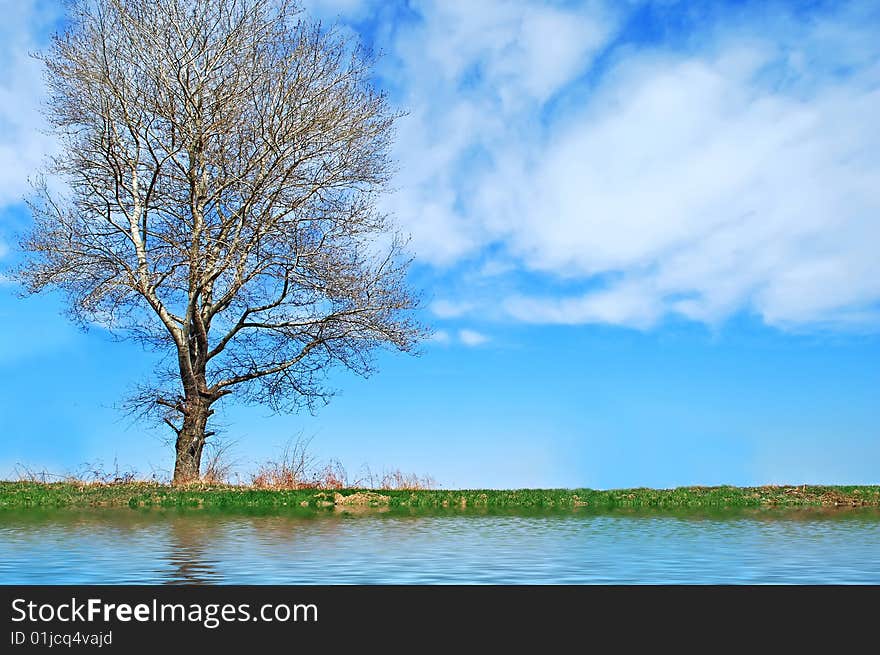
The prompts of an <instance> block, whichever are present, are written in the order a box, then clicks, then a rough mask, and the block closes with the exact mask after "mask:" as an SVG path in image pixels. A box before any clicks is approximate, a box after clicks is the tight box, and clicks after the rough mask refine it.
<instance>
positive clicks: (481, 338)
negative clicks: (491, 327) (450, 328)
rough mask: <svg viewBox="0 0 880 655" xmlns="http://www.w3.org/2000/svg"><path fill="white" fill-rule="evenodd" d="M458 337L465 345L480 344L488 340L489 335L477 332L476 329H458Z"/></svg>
mask: <svg viewBox="0 0 880 655" xmlns="http://www.w3.org/2000/svg"><path fill="white" fill-rule="evenodd" d="M458 339H459V341H461V343H463V344H464V345H465V346H470V347H474V346H482V345H483V344H484V343H487V342H488V341H489V337H487V336H486V335H485V334H482V333H480V332H477V331H476V330H467V329H465V330H459V331H458Z"/></svg>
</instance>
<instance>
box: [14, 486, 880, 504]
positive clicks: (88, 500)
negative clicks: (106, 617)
mask: <svg viewBox="0 0 880 655" xmlns="http://www.w3.org/2000/svg"><path fill="white" fill-rule="evenodd" d="M810 506H812V507H817V506H818V507H835V506H836V507H861V506H873V507H880V486H827V487H826V486H810V485H804V486H796V487H795V486H765V487H680V488H678V489H615V490H610V491H596V490H592V489H519V490H488V489H487V490H418V491H407V490H375V491H368V490H358V489H342V490H338V491H336V490H316V489H296V490H263V489H254V488H248V487H237V486H192V487H186V488H174V487H170V486H165V485H159V484H149V483H131V484H77V483H67V482H59V483H52V484H41V483H35V482H0V509H4V508H5V509H21V508H28V507H34V508H50V507H59V508H60V507H206V508H236V507H254V508H272V507H279V508H280V507H292V508H314V509H316V510H317V509H331V508H337V509H355V508H368V507H377V508H389V509H394V508H401V509H403V508H411V509H418V508H425V509H440V508H451V509H455V508H489V509H492V508H497V509H517V508H525V509H541V508H544V509H567V508H615V507H631V508H699V507H707V508H716V507H717V508H721V507H810Z"/></svg>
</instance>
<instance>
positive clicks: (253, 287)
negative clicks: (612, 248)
mask: <svg viewBox="0 0 880 655" xmlns="http://www.w3.org/2000/svg"><path fill="white" fill-rule="evenodd" d="M70 18H71V21H70V24H69V27H68V28H67V29H66V31H65V32H64V33H62V34H59V35H57V36H56V37H55V39H54V42H53V45H52V47H51V48H50V49H49V50H48V51H47V52H46V53H44V54H42V55H40V58H41V59H42V60H43V61H44V63H45V67H46V71H47V84H48V90H49V102H48V104H47V116H48V119H49V120H50V122H51V125H52V126H53V128H54V129H55V131H56V133H57V135H58V137H59V139H60V142H61V151H60V152H61V154H60V155H58V156H57V157H55V158H54V159H53V160H52V161H51V163H50V165H49V166H48V167H47V172H48V173H49V174H50V175H52V176H55V178H60V179H62V180H64V181H65V188H66V191H64V192H62V193H58V192H55V191H53V190H52V189H50V188H49V185H46V184H45V183H42V184H38V185H37V189H36V193H35V194H34V197H33V198H32V201H31V208H32V212H33V216H34V226H33V229H32V231H31V233H30V234H29V235H28V236H27V237H26V238H25V240H24V241H23V243H22V246H23V249H24V250H25V251H26V252H27V253H28V257H27V260H26V263H25V264H24V265H23V266H22V267H21V269H20V270H19V276H20V279H21V280H22V282H23V283H24V284H25V286H26V288H27V290H28V291H29V292H39V291H42V290H44V289H47V288H58V289H61V290H63V291H65V292H66V294H67V297H68V299H69V303H70V307H71V309H72V313H73V314H74V316H75V317H76V318H77V319H78V320H80V321H84V322H94V321H98V322H100V323H101V324H102V325H105V326H108V327H110V328H111V329H112V330H114V331H116V332H117V333H119V334H122V335H124V336H129V337H134V338H137V339H140V340H141V341H142V342H144V343H145V344H148V345H150V346H153V347H156V348H158V349H160V350H164V351H166V352H168V353H170V354H171V358H170V360H169V361H172V362H173V363H172V364H171V365H170V366H169V367H167V368H166V369H164V370H160V371H158V373H159V376H158V379H159V383H158V384H156V385H155V386H153V387H151V388H150V389H149V390H148V391H147V392H145V393H144V394H142V395H141V397H140V401H141V403H142V404H143V406H150V407H153V408H156V409H158V410H160V411H161V412H162V418H163V419H164V421H165V422H166V423H167V424H168V425H169V426H170V427H171V428H172V429H173V430H174V432H175V434H176V462H175V468H174V483H175V484H180V483H185V482H188V481H191V480H193V479H195V478H197V477H198V475H199V467H200V461H201V455H202V450H203V448H204V445H205V440H206V438H208V437H209V436H210V435H211V434H212V433H211V432H210V431H208V429H207V426H208V421H209V417H210V416H211V415H212V414H213V412H214V409H213V408H212V407H213V406H214V404H215V403H216V402H217V401H219V400H220V399H221V398H224V397H225V396H227V395H229V394H236V397H239V398H242V399H244V400H245V401H250V402H257V403H266V404H268V405H269V406H271V407H272V408H273V409H275V410H293V409H296V408H298V407H302V406H304V405H305V406H309V407H311V406H312V405H313V404H314V403H315V402H316V401H317V400H321V399H323V398H325V396H326V395H327V394H328V392H327V390H326V389H325V387H324V383H325V372H326V370H327V369H328V367H330V366H332V365H342V366H344V367H348V368H349V369H353V370H354V371H357V372H359V373H361V374H367V373H368V372H369V371H370V361H371V360H370V354H371V352H373V351H374V350H375V349H376V348H377V347H382V346H391V347H393V348H397V349H399V350H402V351H411V350H412V349H413V348H414V346H415V344H416V343H417V341H418V339H419V338H420V336H421V334H422V329H421V328H420V326H419V325H418V324H417V323H415V322H414V320H413V318H412V316H411V312H410V310H411V309H413V308H414V306H415V300H414V298H413V296H412V294H411V293H410V292H409V291H408V290H407V288H406V285H405V273H406V268H407V264H408V261H406V260H405V258H404V257H403V256H402V247H401V244H400V242H399V240H398V239H397V237H396V236H395V233H394V231H393V228H392V226H391V225H390V223H389V221H388V219H387V217H386V216H384V215H382V214H381V213H379V212H378V211H377V209H376V199H377V195H378V194H379V193H380V192H381V191H382V190H383V189H384V187H385V185H386V184H387V182H388V179H389V175H390V161H389V158H388V146H389V143H390V139H391V137H392V130H393V123H394V120H395V119H396V118H397V115H396V114H395V113H394V112H392V111H391V110H390V109H389V106H388V103H387V101H386V99H385V97H384V95H383V94H381V93H379V92H377V91H376V90H374V89H373V87H372V85H371V82H370V74H371V70H372V69H371V65H372V62H371V59H370V58H369V57H368V56H367V55H366V54H365V53H364V52H363V51H362V50H361V49H360V48H358V47H356V46H355V45H354V44H353V43H351V42H350V41H349V40H347V39H346V38H344V37H341V36H340V35H339V34H337V33H335V32H334V31H333V30H325V29H322V27H321V26H320V25H315V24H310V23H308V22H305V21H303V20H300V19H299V12H298V9H297V8H296V7H295V6H293V4H292V3H291V2H290V1H289V0H82V1H81V2H75V3H73V5H72V7H71V13H70Z"/></svg>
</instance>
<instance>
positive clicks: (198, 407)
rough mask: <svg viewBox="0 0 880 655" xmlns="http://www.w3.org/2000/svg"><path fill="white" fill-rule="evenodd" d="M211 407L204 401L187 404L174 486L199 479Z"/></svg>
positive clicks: (179, 437)
mask: <svg viewBox="0 0 880 655" xmlns="http://www.w3.org/2000/svg"><path fill="white" fill-rule="evenodd" d="M210 415H211V411H210V405H209V404H208V403H206V402H204V401H203V400H198V401H195V402H187V408H186V415H185V416H184V419H183V427H182V428H181V429H180V432H178V434H177V447H176V450H177V458H176V460H175V462H174V478H173V479H172V481H171V484H172V485H175V486H177V485H182V484H187V483H189V482H194V481H196V480H198V479H199V470H200V467H201V464H202V450H203V449H204V447H205V439H206V438H207V434H206V432H205V428H206V427H207V425H208V417H209V416H210Z"/></svg>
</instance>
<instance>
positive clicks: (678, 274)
mask: <svg viewBox="0 0 880 655" xmlns="http://www.w3.org/2000/svg"><path fill="white" fill-rule="evenodd" d="M11 4H14V7H11V8H10V10H9V11H7V12H6V14H5V15H6V20H5V21H4V22H3V24H2V25H0V208H2V206H4V205H9V204H14V203H17V202H18V201H19V199H20V198H21V196H22V195H23V194H24V193H26V191H27V184H26V178H27V175H28V174H29V173H31V172H32V171H33V170H34V169H35V168H36V167H37V165H38V164H39V163H40V161H41V160H42V158H43V157H44V156H45V154H46V152H48V151H50V150H51V149H52V142H51V140H50V139H49V138H48V137H46V136H44V135H43V134H42V133H41V129H40V128H41V127H42V126H41V123H40V119H39V112H38V107H39V102H40V98H41V93H42V91H41V88H42V83H41V77H40V71H39V65H38V63H37V62H35V61H34V60H32V59H31V58H30V57H28V54H27V53H28V51H29V50H33V49H35V48H37V47H39V46H40V45H41V43H40V42H41V41H42V40H44V39H45V37H46V34H47V33H48V31H49V30H48V26H49V25H50V24H51V23H52V22H53V21H54V20H56V18H57V12H58V11H59V9H58V6H57V5H56V4H55V3H52V2H41V1H38V0H28V1H25V2H15V3H9V2H2V0H0V6H3V7H6V6H7V5H11ZM306 9H307V10H310V11H313V12H314V13H315V14H316V15H318V16H320V17H322V18H324V19H329V20H334V19H336V18H337V17H339V18H340V19H341V20H343V21H344V20H346V19H348V20H350V21H351V25H357V26H358V28H359V29H364V30H366V31H367V32H369V34H370V37H371V38H373V39H374V41H375V43H374V45H375V47H376V49H378V50H383V51H384V52H385V53H386V56H385V58H384V60H383V63H382V64H381V70H380V75H381V77H382V84H383V85H384V86H386V87H387V88H389V89H390V90H391V93H392V96H393V98H394V100H395V101H396V102H398V103H399V104H400V105H401V106H402V107H404V108H405V109H407V110H408V112H409V114H408V116H407V117H406V118H404V119H403V120H402V121H401V123H400V126H399V138H398V141H397V144H396V146H395V152H394V156H395V158H396V160H397V161H398V163H399V174H398V176H397V179H396V180H395V182H394V186H395V188H397V189H398V191H397V193H395V194H393V195H392V196H390V197H389V198H388V199H387V200H386V204H385V208H386V209H388V210H390V211H392V212H393V213H394V214H395V215H396V216H397V218H398V220H399V221H400V224H401V226H402V228H403V229H404V230H405V231H407V232H409V233H410V234H411V235H412V247H413V249H414V251H415V254H416V256H417V258H418V261H419V262H422V263H424V264H427V265H428V266H430V267H433V269H434V270H435V271H439V272H442V273H443V274H444V275H450V273H449V272H450V271H454V274H452V275H454V276H457V279H459V280H461V279H462V276H466V275H472V276H476V277H480V278H481V284H482V285H483V286H482V287H481V288H480V289H479V293H472V294H470V295H468V296H465V298H466V301H465V300H464V299H462V298H458V297H455V295H454V294H449V295H448V297H446V298H444V299H442V300H437V301H436V302H434V303H433V304H432V305H431V307H430V309H431V311H432V312H433V313H434V315H435V316H437V317H439V318H444V319H454V318H461V317H463V316H466V315H468V314H469V313H473V312H476V311H479V312H481V314H483V315H486V316H495V317H506V318H507V319H508V320H515V321H523V322H532V323H569V324H578V323H611V324H618V325H627V326H635V327H640V328H648V327H651V326H652V325H655V324H657V323H659V322H661V321H662V320H663V319H664V317H666V316H669V315H679V316H684V317H687V318H690V319H692V320H695V321H702V322H706V323H719V322H722V321H724V320H725V319H727V318H728V317H730V316H732V315H734V314H737V313H741V312H752V313H755V314H757V315H759V316H760V317H762V319H763V320H764V321H765V322H766V323H768V324H771V325H777V326H781V327H785V328H788V327H796V328H797V327H801V328H803V327H809V326H811V325H822V326H835V325H836V326H840V327H845V328H847V329H849V328H851V327H854V326H861V327H864V326H880V311H878V309H877V308H878V304H880V258H878V257H877V255H876V244H877V243H878V242H880V195H878V194H877V192H876V189H877V188H880V130H877V129H875V126H876V118H875V117H876V116H877V115H880V63H878V62H880V41H878V40H877V39H876V33H877V29H878V26H880V11H878V9H877V7H876V5H875V4H873V5H872V3H859V2H852V3H834V4H829V5H826V6H824V7H819V8H818V9H815V8H814V9H811V10H809V12H810V13H809V16H808V19H805V18H804V16H802V15H799V16H794V15H793V14H791V13H790V12H793V11H794V10H793V9H791V8H789V7H787V6H786V5H784V4H780V5H777V6H775V8H773V7H771V8H767V7H766V6H765V4H763V3H755V4H746V5H743V6H739V8H738V9H736V10H735V11H734V10H732V9H724V8H723V6H722V5H713V9H711V10H710V9H705V10H700V11H703V15H701V16H699V19H698V20H697V21H696V22H693V20H694V19H693V16H694V15H697V14H698V13H699V12H697V11H696V10H695V11H693V12H685V11H684V10H682V8H681V7H680V6H678V5H676V4H675V3H672V4H669V5H662V6H661V5H651V11H650V12H647V13H651V14H653V15H654V16H655V17H656V16H661V18H660V19H659V20H661V21H662V20H664V19H663V18H662V16H664V15H665V16H667V17H668V18H670V20H669V21H667V22H665V23H663V25H665V26H666V27H667V28H668V29H665V30H664V32H663V34H664V35H663V36H662V37H661V36H658V35H657V34H644V33H640V32H639V28H638V27H634V25H636V26H637V25H639V24H640V21H637V20H633V17H634V16H635V15H636V13H637V12H639V11H642V10H643V9H644V5H643V3H638V2H633V3H626V4H624V3H613V2H588V3H572V4H569V3H543V2H537V1H523V2H514V1H512V0H491V1H490V0H486V2H480V3H473V2H464V1H460V2H459V1H455V0H443V1H439V0H437V1H432V0H416V1H413V2H411V3H409V4H408V5H407V7H406V10H405V11H403V10H402V9H401V8H400V7H397V8H395V7H394V6H392V5H391V4H390V3H376V2H372V1H371V0H346V1H345V2H342V3H330V2H326V1H324V0H310V1H309V2H307V3H306ZM664 12H665V13H664ZM640 20H641V19H640ZM689 20H690V21H692V22H691V23H690V24H689V23H688V21H689ZM671 25H677V26H678V27H674V28H673V27H669V26H671ZM689 25H690V26H689ZM346 29H354V28H353V27H349V28H346ZM676 30H678V31H676ZM498 262H502V263H503V265H500V266H499V265H498ZM462 285H463V283H461V282H458V283H455V284H453V286H454V287H456V288H461V287H462ZM585 289H588V290H585ZM448 336H449V339H450V340H452V336H451V335H448Z"/></svg>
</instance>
